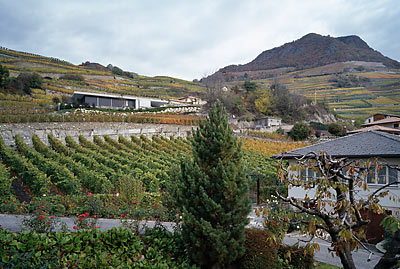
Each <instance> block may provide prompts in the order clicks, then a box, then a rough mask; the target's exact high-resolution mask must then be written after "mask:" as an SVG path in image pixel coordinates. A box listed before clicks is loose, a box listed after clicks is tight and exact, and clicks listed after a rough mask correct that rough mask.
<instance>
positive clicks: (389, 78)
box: [231, 71, 400, 119]
mask: <svg viewBox="0 0 400 269" xmlns="http://www.w3.org/2000/svg"><path fill="white" fill-rule="evenodd" d="M303 72H306V73H307V72H309V71H303ZM348 75H351V76H353V77H355V78H357V79H359V80H365V79H367V82H364V83H363V84H365V85H363V86H357V87H338V85H337V79H338V76H337V75H336V74H327V75H312V74H310V75H309V76H302V74H301V73H299V72H298V71H296V72H291V73H287V74H283V75H281V76H280V77H278V78H274V79H262V80H255V82H257V83H258V84H259V85H261V87H263V88H265V89H267V88H269V86H270V85H271V84H272V83H273V82H274V81H275V80H277V81H278V83H280V84H283V85H285V86H286V87H287V88H288V89H289V90H291V91H292V92H295V93H298V94H302V95H305V96H306V97H307V98H308V99H310V100H312V101H313V102H315V101H317V102H326V103H328V105H329V107H330V108H331V109H333V110H334V111H336V113H337V114H338V115H339V116H342V117H344V118H350V119H355V118H358V117H366V116H368V115H370V114H374V113H389V114H398V115H400V73H395V72H391V73H390V72H373V73H371V72H365V73H350V74H348ZM343 76H345V75H343ZM234 84H235V83H231V86H233V85H234Z"/></svg>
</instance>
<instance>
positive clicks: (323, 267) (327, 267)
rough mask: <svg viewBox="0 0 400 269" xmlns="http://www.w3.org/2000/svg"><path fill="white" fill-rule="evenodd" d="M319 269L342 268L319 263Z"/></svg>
mask: <svg viewBox="0 0 400 269" xmlns="http://www.w3.org/2000/svg"><path fill="white" fill-rule="evenodd" d="M316 268H317V269H338V268H342V267H339V266H336V265H332V264H328V263H324V262H318V264H317V267H316Z"/></svg>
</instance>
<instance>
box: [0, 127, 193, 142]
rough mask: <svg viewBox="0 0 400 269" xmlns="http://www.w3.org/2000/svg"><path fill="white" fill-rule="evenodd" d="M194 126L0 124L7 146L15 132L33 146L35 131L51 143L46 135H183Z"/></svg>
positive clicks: (188, 133)
mask: <svg viewBox="0 0 400 269" xmlns="http://www.w3.org/2000/svg"><path fill="white" fill-rule="evenodd" d="M192 128H197V127H196V126H185V125H167V124H138V123H118V122H109V123H108V122H105V123H102V122H42V123H3V124H0V135H1V136H2V138H3V140H4V142H5V143H6V145H14V139H13V137H14V135H16V134H19V135H20V136H21V137H22V138H23V139H24V141H25V142H26V143H27V144H29V145H32V139H31V138H32V135H33V134H36V135H38V136H39V138H40V140H42V141H43V142H44V143H46V144H47V143H48V141H47V136H48V134H52V135H53V136H54V137H56V138H58V139H60V140H61V141H62V142H65V137H66V136H71V137H72V138H73V139H75V140H78V137H79V136H80V135H83V136H85V137H86V138H88V139H89V140H91V141H92V140H93V136H95V135H100V136H101V135H108V136H110V137H111V138H113V139H117V138H118V136H119V135H122V136H124V137H130V136H132V135H135V136H140V135H142V134H143V135H145V136H147V137H149V138H151V137H152V136H153V135H158V136H166V137H169V136H181V137H186V136H188V135H191V133H192Z"/></svg>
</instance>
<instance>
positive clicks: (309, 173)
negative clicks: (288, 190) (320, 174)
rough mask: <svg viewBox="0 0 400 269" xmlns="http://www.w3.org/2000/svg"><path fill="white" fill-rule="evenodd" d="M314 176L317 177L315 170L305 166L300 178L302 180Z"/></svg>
mask: <svg viewBox="0 0 400 269" xmlns="http://www.w3.org/2000/svg"><path fill="white" fill-rule="evenodd" d="M313 177H315V172H314V171H313V170H312V168H307V169H306V168H304V169H301V170H300V178H301V179H302V180H307V179H310V178H313Z"/></svg>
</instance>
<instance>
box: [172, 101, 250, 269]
mask: <svg viewBox="0 0 400 269" xmlns="http://www.w3.org/2000/svg"><path fill="white" fill-rule="evenodd" d="M192 148H193V159H186V160H184V161H182V163H181V169H180V172H179V173H178V176H177V179H178V180H177V184H176V189H175V193H174V196H175V202H176V205H178V206H180V207H181V209H182V212H183V224H182V234H183V238H184V240H185V243H186V247H187V250H188V252H189V255H190V256H191V258H192V260H193V261H194V262H196V263H197V264H200V265H202V266H204V267H206V268H211V267H224V266H225V265H227V264H230V263H232V262H233V261H235V260H236V259H238V258H240V257H241V256H242V255H243V254H244V251H245V249H244V242H245V237H244V228H245V226H246V225H247V224H248V218H247V215H248V214H249V212H250V209H251V204H250V200H249V197H248V195H249V186H248V181H247V178H246V176H245V169H244V167H243V162H242V149H241V143H240V142H239V141H238V140H237V138H235V137H234V136H233V132H232V129H231V128H230V127H229V125H228V119H227V114H226V112H225V109H224V107H223V106H222V104H221V103H220V102H219V101H217V103H216V104H215V105H214V106H213V107H212V108H211V110H210V112H209V115H208V118H207V119H206V120H205V122H203V123H200V126H199V128H198V129H197V130H196V131H195V133H194V136H193V138H192Z"/></svg>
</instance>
